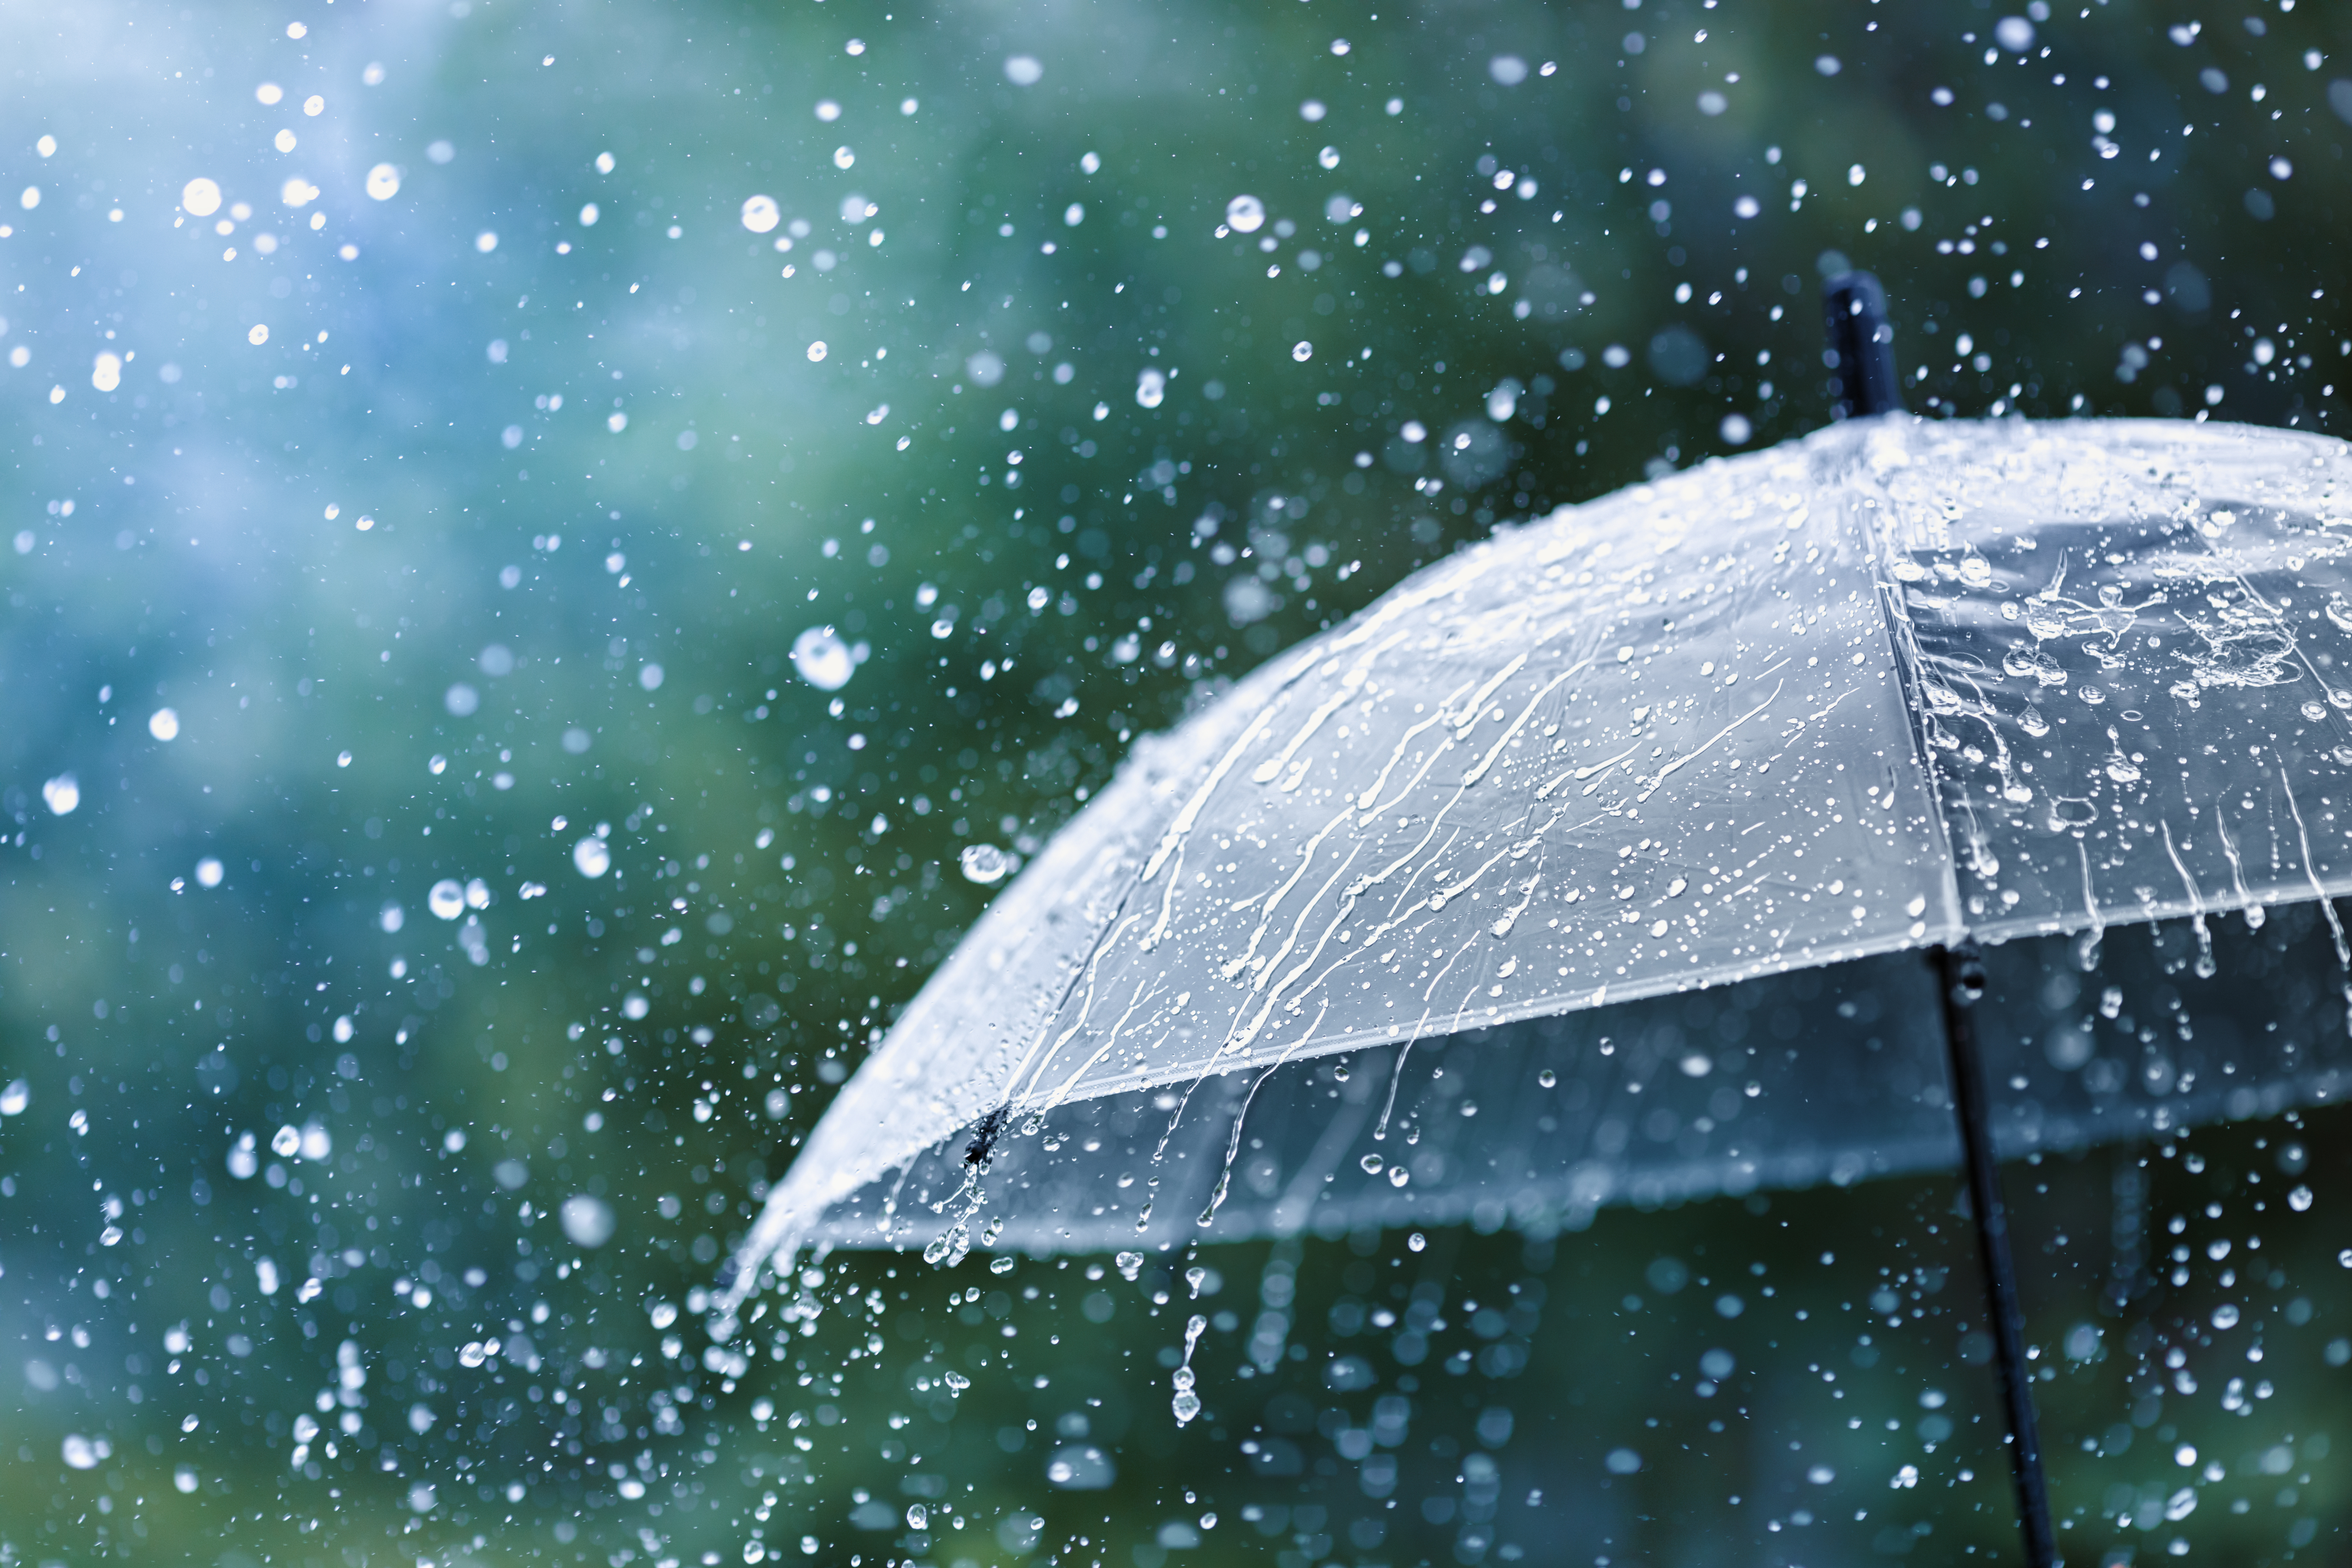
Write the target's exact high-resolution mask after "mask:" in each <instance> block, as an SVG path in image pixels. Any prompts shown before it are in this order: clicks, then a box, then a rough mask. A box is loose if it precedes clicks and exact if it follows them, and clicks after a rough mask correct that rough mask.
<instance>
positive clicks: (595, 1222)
mask: <svg viewBox="0 0 2352 1568" xmlns="http://www.w3.org/2000/svg"><path fill="white" fill-rule="evenodd" d="M562 1214H563V1234H564V1235H566V1236H568V1237H571V1238H572V1245H573V1246H575V1247H602V1246H604V1244H605V1243H606V1242H608V1241H610V1240H612V1239H613V1227H614V1220H613V1205H610V1204H608V1203H606V1202H605V1201H604V1199H602V1198H593V1197H590V1196H589V1195H588V1194H585V1193H579V1194H574V1195H572V1196H571V1197H568V1198H566V1199H564V1200H563V1210H562Z"/></svg>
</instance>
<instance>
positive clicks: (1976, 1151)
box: [1933, 942, 2058, 1568]
mask: <svg viewBox="0 0 2352 1568" xmlns="http://www.w3.org/2000/svg"><path fill="white" fill-rule="evenodd" d="M1933 956H1934V959H1935V963H1936V969H1937V975H1938V977H1939V978H1940V979H1941V981H1942V982H1943V984H1942V993H1943V1004H1944V1041H1945V1044H1946V1045H1947V1046H1948V1047H1949V1049H1950V1051H1951V1057H1952V1098H1953V1100H1954V1101H1955V1102H1956V1106H1957V1109H1958V1112H1959V1118H1960V1148H1961V1152H1962V1155H1963V1158H1964V1159H1965V1160H1966V1162H1967V1164H1968V1173H1969V1204H1970V1205H1972V1206H1973V1208H1974V1209H1975V1211H1976V1220H1977V1244H1978V1246H1979V1247H1980V1248H1981V1249H1982V1253H1983V1262H1984V1273H1985V1294H1986V1295H1987V1297H1988V1298H1989V1302H1988V1304H1989V1305H1990V1308H1991V1312H1992V1342H1993V1352H1994V1354H1995V1355H1996V1356H1997V1357H1998V1358H1999V1360H2000V1390H2001V1396H2002V1398H2003V1400H2004V1401H2005V1402H2006V1403H2007V1405H2008V1406H2009V1433H2010V1439H2011V1461H2012V1463H2013V1464H2014V1465H2015V1467H2016V1470H2017V1504H2018V1514H2019V1523H2020V1524H2021V1527H2022V1528H2023V1530H2024V1531H2025V1560H2026V1562H2027V1563H2029V1564H2030V1565H2031V1568H2052V1565H2053V1564H2054V1563H2056V1562H2057V1561H2058V1542H2057V1538H2056V1535H2055V1533H2054V1532H2053V1530H2052V1529H2051V1523H2050V1483H2049V1479H2048V1478H2047V1477H2046V1476H2044V1475H2043V1474H2042V1439H2041V1436H2040V1433H2039V1429H2038V1428H2037V1426H2035V1423H2034V1419H2033V1387H2032V1373H2031V1372H2029V1371H2028V1370H2027V1368H2026V1363H2025V1314H2024V1312H2023V1311H2022V1310H2021V1309H2020V1308H2019V1306H2018V1303H2017V1265H2016V1264H2015V1262H2014V1261H2012V1260H2011V1258H2010V1253H2009V1211H2008V1209H2007V1208H2005V1207H2004V1206H2003V1205H2002V1204H2001V1201H2000V1170H1999V1168H1998V1167H1996V1166H1995V1164H1994V1163H1993V1152H1992V1123H1991V1119H1990V1113H1991V1107H1990V1105H1989V1104H1988V1103H1987V1101H1986V1099H1985V1081H1984V1064H1983V1063H1982V1061H1981V1060H1979V1057H1978V1054H1977V1034H1976V1004H1977V999H1978V998H1979V996H1981V995H1983V994H1984V987H1985V973H1984V962H1983V960H1982V959H1981V958H1979V956H1978V954H1977V952H1976V948H1975V945H1974V944H1973V943H1968V942H1964V943H1962V944H1961V945H1960V946H1959V947H1958V948H1956V949H1955V948H1944V947H1939V948H1937V949H1936V950H1935V952H1934V954H1933Z"/></svg>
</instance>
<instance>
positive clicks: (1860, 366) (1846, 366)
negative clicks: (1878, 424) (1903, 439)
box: [1822, 272, 1903, 419]
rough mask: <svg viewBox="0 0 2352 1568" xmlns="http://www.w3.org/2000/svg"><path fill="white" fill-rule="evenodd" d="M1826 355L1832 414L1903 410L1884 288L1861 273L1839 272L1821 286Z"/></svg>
mask: <svg viewBox="0 0 2352 1568" xmlns="http://www.w3.org/2000/svg"><path fill="white" fill-rule="evenodd" d="M1822 325H1823V326H1824V327H1825V328H1826V329H1827V332H1828V336H1829V354H1828V358H1829V361H1830V363H1831V364H1832V365H1833V366H1834V367H1835V368H1836V370H1837V373H1838V379H1839V393H1838V402H1837V408H1836V411H1835V412H1836V416H1837V417H1839V418H1842V419H1856V418H1863V417H1865V416H1869V415H1873V414H1899V413H1901V412H1902V411H1903V391H1902V385H1901V381H1900V375H1899V373H1898V372H1897V371H1896V370H1895V327H1894V323H1892V322H1890V321H1888V320H1887V319H1886V290H1885V289H1884V288H1882V287H1881V286H1880V285H1879V281H1878V279H1876V278H1874V277H1873V276H1872V275H1871V274H1869V273H1867V272H1841V273H1839V274H1838V275H1837V276H1836V277H1834V278H1832V279H1829V280H1828V281H1826V282H1824V283H1823V284H1822Z"/></svg>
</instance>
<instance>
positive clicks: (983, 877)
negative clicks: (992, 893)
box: [960, 844, 1013, 888]
mask: <svg viewBox="0 0 2352 1568" xmlns="http://www.w3.org/2000/svg"><path fill="white" fill-rule="evenodd" d="M960 860H961V864H962V867H963V874H964V879H965V880H966V881H970V882H977V883H979V884H980V885H981V886H982V887H983V888H992V887H994V886H995V885H996V884H997V883H999V882H1002V881H1003V880H1004V878H1005V874H1006V873H1007V872H1009V871H1011V870H1012V869H1013V858H1012V857H1011V856H1009V855H1007V854H1006V853H1005V852H1004V851H1003V850H1002V849H999V848H998V847H996V846H995V845H993V844H967V845H965V846H964V847H963V853H962V855H961V857H960Z"/></svg>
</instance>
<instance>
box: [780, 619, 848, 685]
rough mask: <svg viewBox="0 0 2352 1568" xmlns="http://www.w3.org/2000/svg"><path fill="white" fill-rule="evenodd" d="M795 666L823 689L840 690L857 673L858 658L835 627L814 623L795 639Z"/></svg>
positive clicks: (811, 683) (813, 683)
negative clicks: (836, 632)
mask: <svg viewBox="0 0 2352 1568" xmlns="http://www.w3.org/2000/svg"><path fill="white" fill-rule="evenodd" d="M793 668H794V669H796V670H798V671H799V672H800V678H801V679H803V680H805V681H807V682H808V683H809V684H810V685H811V686H814V687H815V688H816V689H818V690H819V691H838V690H840V689H842V688H843V687H845V686H846V685H848V684H849V678H850V677H851V676H853V675H855V674H856V673H857V660H856V657H855V656H854V655H853V654H852V653H851V651H850V647H849V645H848V644H847V643H845V642H843V641H842V640H841V638H840V637H837V636H835V633H834V629H833V628H832V627H831V626H811V627H809V628H808V630H806V631H804V632H803V633H801V635H800V636H798V637H794V638H793Z"/></svg>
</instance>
